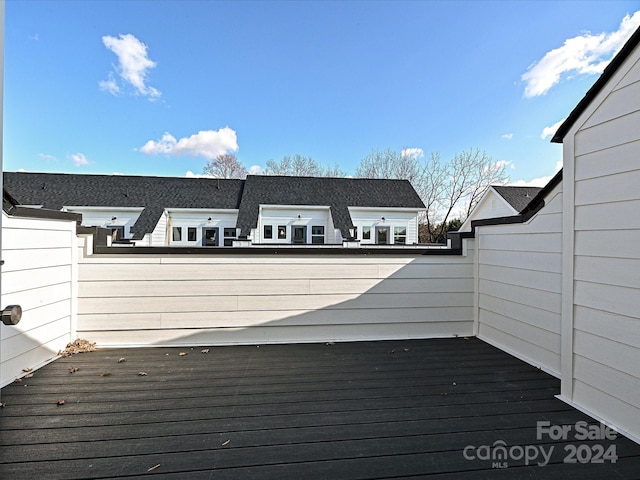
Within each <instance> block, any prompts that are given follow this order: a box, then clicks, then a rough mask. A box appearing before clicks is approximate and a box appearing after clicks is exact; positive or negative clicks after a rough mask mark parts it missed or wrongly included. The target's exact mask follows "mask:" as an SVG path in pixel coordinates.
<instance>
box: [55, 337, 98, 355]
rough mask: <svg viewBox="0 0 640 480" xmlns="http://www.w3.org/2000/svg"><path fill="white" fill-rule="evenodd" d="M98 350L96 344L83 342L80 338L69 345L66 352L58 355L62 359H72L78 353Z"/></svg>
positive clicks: (62, 351) (63, 351)
mask: <svg viewBox="0 0 640 480" xmlns="http://www.w3.org/2000/svg"><path fill="white" fill-rule="evenodd" d="M95 349H96V343H95V342H93V343H91V342H88V341H87V340H81V339H80V338H78V339H76V340H74V341H73V342H71V343H68V344H67V346H66V348H65V349H64V350H60V351H59V352H58V355H60V356H61V357H70V356H71V355H75V354H76V353H86V352H93V351H94V350H95Z"/></svg>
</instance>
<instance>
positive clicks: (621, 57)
mask: <svg viewBox="0 0 640 480" xmlns="http://www.w3.org/2000/svg"><path fill="white" fill-rule="evenodd" d="M639 43H640V28H638V29H637V30H636V31H635V32H634V34H633V35H631V37H630V38H629V40H627V43H625V44H624V46H623V47H622V48H621V49H620V51H619V52H618V54H617V55H616V56H615V57H613V59H612V60H611V62H609V65H607V67H606V68H605V69H604V72H602V75H600V78H598V80H596V82H595V83H594V84H593V86H592V87H591V88H590V89H589V90H588V91H587V93H586V94H585V96H584V97H583V98H582V100H580V102H579V103H578V105H576V107H575V108H574V109H573V110H572V111H571V113H570V114H569V116H568V117H567V119H566V120H565V121H564V122H563V124H562V125H560V127H559V128H558V130H557V131H556V133H555V134H554V135H553V137H552V138H551V143H563V141H564V137H565V136H566V135H567V133H569V130H570V129H571V127H573V125H574V124H575V122H576V121H577V120H578V118H579V117H580V115H582V113H583V112H584V111H585V110H586V109H587V107H588V106H589V104H590V103H591V102H592V101H593V99H594V98H595V97H596V96H597V95H598V94H599V93H600V90H602V88H603V87H604V86H605V85H606V84H607V82H608V81H609V80H610V79H611V77H612V76H613V74H614V73H615V72H616V71H617V70H618V68H620V66H621V65H622V64H623V63H624V62H625V60H626V59H627V57H629V55H631V52H633V50H634V49H635V48H636V46H637V45H638V44H639Z"/></svg>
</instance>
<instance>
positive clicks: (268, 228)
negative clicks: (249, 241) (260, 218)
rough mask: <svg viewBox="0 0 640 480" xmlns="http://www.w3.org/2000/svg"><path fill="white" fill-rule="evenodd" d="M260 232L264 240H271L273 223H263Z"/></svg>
mask: <svg viewBox="0 0 640 480" xmlns="http://www.w3.org/2000/svg"><path fill="white" fill-rule="evenodd" d="M262 232H263V233H262V238H263V239H264V240H271V239H272V238H273V225H265V226H264V228H263V229H262Z"/></svg>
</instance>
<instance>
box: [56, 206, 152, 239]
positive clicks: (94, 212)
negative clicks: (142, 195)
mask: <svg viewBox="0 0 640 480" xmlns="http://www.w3.org/2000/svg"><path fill="white" fill-rule="evenodd" d="M62 210H63V211H66V212H73V213H80V214H82V225H84V226H85V227H104V228H116V227H124V238H131V232H130V229H131V227H132V226H133V224H134V223H136V221H137V220H138V217H139V216H140V213H142V210H143V208H142V207H140V208H116V207H107V208H102V207H76V206H68V207H64V208H63V209H62ZM114 217H115V220H112V218H114Z"/></svg>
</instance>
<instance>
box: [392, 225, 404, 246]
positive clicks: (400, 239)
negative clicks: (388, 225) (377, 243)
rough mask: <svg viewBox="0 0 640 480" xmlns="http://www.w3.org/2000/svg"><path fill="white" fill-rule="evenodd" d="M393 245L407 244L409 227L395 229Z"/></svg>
mask: <svg viewBox="0 0 640 480" xmlns="http://www.w3.org/2000/svg"><path fill="white" fill-rule="evenodd" d="M393 243H398V244H402V245H405V244H406V243H407V227H393Z"/></svg>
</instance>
